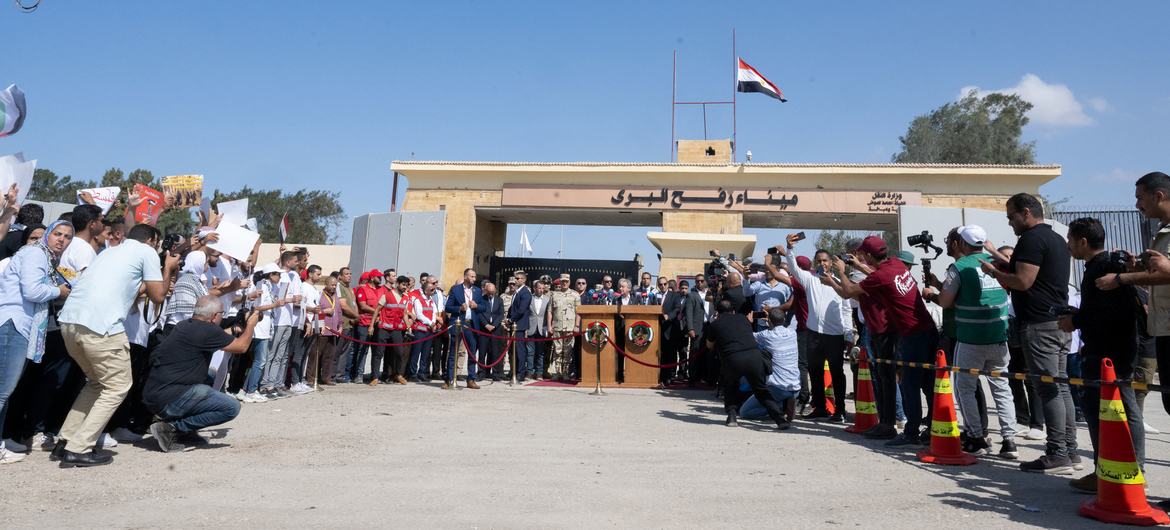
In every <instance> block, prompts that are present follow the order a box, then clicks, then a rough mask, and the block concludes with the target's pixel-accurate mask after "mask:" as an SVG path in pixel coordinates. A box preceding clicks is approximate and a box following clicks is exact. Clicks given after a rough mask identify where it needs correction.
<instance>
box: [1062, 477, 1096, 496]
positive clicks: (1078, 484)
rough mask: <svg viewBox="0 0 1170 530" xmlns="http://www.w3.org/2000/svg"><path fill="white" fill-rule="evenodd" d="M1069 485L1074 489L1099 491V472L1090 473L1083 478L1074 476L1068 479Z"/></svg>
mask: <svg viewBox="0 0 1170 530" xmlns="http://www.w3.org/2000/svg"><path fill="white" fill-rule="evenodd" d="M1068 485H1069V486H1072V489H1074V490H1079V491H1083V492H1085V493H1097V473H1096V472H1093V473H1089V474H1088V475H1085V476H1083V477H1081V478H1074V479H1072V480H1070V481H1068Z"/></svg>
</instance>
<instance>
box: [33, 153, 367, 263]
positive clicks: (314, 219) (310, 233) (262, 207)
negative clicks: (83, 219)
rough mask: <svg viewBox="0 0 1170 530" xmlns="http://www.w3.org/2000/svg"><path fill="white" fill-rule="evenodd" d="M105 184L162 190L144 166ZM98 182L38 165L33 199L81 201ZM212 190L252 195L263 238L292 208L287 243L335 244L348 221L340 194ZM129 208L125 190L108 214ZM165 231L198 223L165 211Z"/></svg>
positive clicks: (114, 172)
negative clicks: (80, 192)
mask: <svg viewBox="0 0 1170 530" xmlns="http://www.w3.org/2000/svg"><path fill="white" fill-rule="evenodd" d="M100 182H101V186H103V187H108V186H116V187H118V188H121V189H122V191H123V194H126V193H129V192H130V191H132V190H133V189H134V185H135V184H143V185H145V186H149V187H151V188H154V189H156V190H161V189H162V183H161V180H160V179H158V178H156V177H155V176H154V174H153V173H151V172H150V171H148V170H145V169H135V170H134V171H131V172H130V173H129V174H126V173H125V172H123V171H122V170H121V169H118V168H110V169H107V170H106V172H105V173H103V174H102V177H101V180H100ZM93 187H97V185H96V184H95V183H94V182H92V181H75V180H73V179H72V178H71V177H68V176H65V177H60V176H57V174H56V173H53V172H52V171H50V170H48V169H38V170H36V173H35V174H34V175H33V184H32V189H31V190H30V191H29V198H31V199H33V200H39V201H57V202H67V203H70V204H72V203H74V202H76V200H77V190H79V189H85V188H93ZM204 193H210V194H211V203H212V204H213V205H214V204H219V203H221V202H224V201H232V200H236V199H244V198H247V199H248V210H249V213H250V214H251V215H252V217H255V218H256V223H257V225H258V228H259V229H260V237H261V238H262V239H263V240H264V241H268V242H276V241H278V240H279V236H278V233H277V231H278V227H279V224H280V220H281V217H282V216H284V214H285V213H288V219H289V237H288V240H289V243H305V244H322V243H332V242H333V241H335V240H336V234H337V232H338V230H339V229H340V228H341V223H342V222H343V221H345V211H344V210H343V209H342V207H341V203H340V202H338V193H337V192H332V191H322V190H300V191H297V192H295V193H284V192H282V191H280V190H254V189H252V188H251V187H250V186H244V188H243V189H240V190H238V191H234V192H231V193H223V192H221V191H220V190H214V191H205V192H204ZM125 212H126V202H125V195H123V196H122V198H121V199H120V200H119V201H118V202H117V203H115V204H114V206H113V207H111V208H110V211H109V212H108V213H107V215H106V217H108V218H111V219H120V218H122V216H123V215H124V214H125ZM156 226H158V228H159V230H162V231H163V233H178V234H190V233H191V231H192V230H194V229H195V222H194V221H192V219H191V214H190V212H189V211H188V210H187V209H186V208H180V209H173V210H167V211H164V212H163V213H162V215H161V216H160V217H159V219H158V223H157V224H156Z"/></svg>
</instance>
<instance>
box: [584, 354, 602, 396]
mask: <svg viewBox="0 0 1170 530" xmlns="http://www.w3.org/2000/svg"><path fill="white" fill-rule="evenodd" d="M586 342H589V341H586ZM590 344H592V343H590ZM593 347H594V349H596V350H597V353H596V354H595V355H597V362H596V363H595V364H596V365H597V379H595V380H594V381H595V382H594V386H593V391H592V392H590V393H589V395H590V396H604V395H605V391H604V390H602V389H601V350H603V349H604V346H597V345H596V344H594V345H593Z"/></svg>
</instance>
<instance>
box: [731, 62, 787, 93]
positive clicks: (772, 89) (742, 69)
mask: <svg viewBox="0 0 1170 530" xmlns="http://www.w3.org/2000/svg"><path fill="white" fill-rule="evenodd" d="M736 79H737V80H738V81H739V83H738V85H737V86H736V88H735V89H736V90H737V91H739V92H759V93H761V94H764V95H767V96H772V97H774V98H776V99H778V100H780V101H788V100H787V99H784V92H781V91H780V87H778V86H776V85H774V84H772V82H771V81H768V78H766V77H764V76H762V75H760V73H759V72H757V71H756V69H755V68H752V65H750V64H748V63H745V62H743V59H740V60H739V68H738V72H737V74H736Z"/></svg>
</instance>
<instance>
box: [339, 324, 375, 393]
mask: <svg viewBox="0 0 1170 530" xmlns="http://www.w3.org/2000/svg"><path fill="white" fill-rule="evenodd" d="M353 338H355V339H357V340H361V341H366V342H373V341H372V340H370V328H367V327H366V326H362V325H360V324H359V325H357V326H354V328H353ZM368 353H370V346H369V345H368V344H359V343H354V345H353V355H352V356H350V358H349V362H348V363H346V365H345V369H346V371H348V372H349V380H350V381H353V382H355V383H360V382H362V374H364V373H365V372H366V355H367V354H368Z"/></svg>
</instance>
